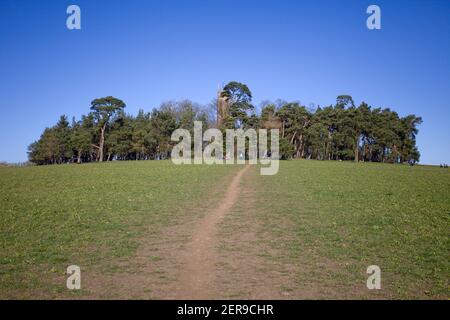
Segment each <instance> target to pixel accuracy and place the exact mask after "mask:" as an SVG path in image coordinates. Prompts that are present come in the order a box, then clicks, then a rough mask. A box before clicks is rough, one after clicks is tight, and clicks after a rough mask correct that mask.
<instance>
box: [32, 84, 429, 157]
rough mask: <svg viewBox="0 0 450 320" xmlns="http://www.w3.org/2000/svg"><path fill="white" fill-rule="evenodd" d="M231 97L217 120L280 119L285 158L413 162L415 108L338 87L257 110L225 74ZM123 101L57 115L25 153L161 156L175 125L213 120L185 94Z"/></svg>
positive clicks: (257, 122)
mask: <svg viewBox="0 0 450 320" xmlns="http://www.w3.org/2000/svg"><path fill="white" fill-rule="evenodd" d="M222 95H223V96H224V97H226V98H228V99H229V100H230V110H229V114H228V118H227V119H226V121H225V122H224V127H223V128H220V129H222V130H225V129H226V128H243V129H248V128H255V129H258V128H264V127H267V123H275V124H277V123H280V139H281V140H280V154H281V156H282V158H284V159H290V158H306V159H318V160H354V161H373V162H389V163H403V162H418V161H419V159H420V153H419V150H418V149H417V146H416V136H417V134H418V126H419V125H420V124H421V123H422V119H421V118H420V117H418V116H416V115H407V116H405V117H400V116H399V115H398V114H397V113H396V112H395V111H392V110H391V109H388V108H380V107H371V106H369V105H368V104H367V103H365V102H362V103H360V104H359V105H358V106H356V105H355V103H354V101H353V98H352V97H351V96H349V95H340V96H338V97H337V99H336V103H335V104H334V105H329V106H326V107H318V108H314V109H312V108H308V107H306V106H303V105H301V104H300V103H298V102H285V101H283V100H278V101H276V102H275V103H272V102H268V101H266V102H265V103H264V104H263V105H262V106H261V112H260V114H256V113H255V107H254V106H253V105H252V104H251V101H252V93H251V91H250V89H249V88H248V87H247V86H246V85H245V84H242V83H239V82H235V81H233V82H230V83H229V84H227V85H226V86H225V87H224V88H223V91H222ZM124 108H125V103H124V102H123V101H122V100H120V99H117V98H114V97H105V98H100V99H95V100H93V101H92V103H91V112H90V113H88V114H87V115H84V116H82V117H81V119H80V120H78V121H77V120H75V119H73V120H72V123H69V121H68V120H67V117H66V116H61V117H60V119H59V121H58V122H57V124H56V125H55V126H53V127H51V128H46V129H45V130H44V131H43V133H42V135H41V137H40V138H39V139H38V140H37V141H36V142H34V143H32V144H31V145H30V146H29V148H28V149H29V152H28V154H29V160H30V161H32V162H34V163H36V164H57V163H67V162H78V163H81V162H91V161H108V160H150V159H166V158H168V157H169V156H170V151H171V148H172V146H173V144H174V142H172V141H171V139H170V137H171V134H172V132H173V131H174V130H175V129H177V128H184V129H188V130H190V131H191V132H192V130H193V123H194V121H196V120H197V121H203V123H204V128H207V127H213V126H214V124H215V123H216V122H215V119H213V117H214V115H211V112H210V110H211V107H210V106H202V105H200V104H197V103H194V102H192V101H189V100H183V101H178V102H177V101H169V102H164V103H163V104H161V106H160V107H159V108H155V109H153V111H151V112H145V111H143V110H140V111H139V113H138V114H137V115H136V116H133V115H130V114H127V113H125V111H124Z"/></svg>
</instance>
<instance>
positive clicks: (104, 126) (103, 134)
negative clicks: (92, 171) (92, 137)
mask: <svg viewBox="0 0 450 320" xmlns="http://www.w3.org/2000/svg"><path fill="white" fill-rule="evenodd" d="M105 129H106V124H104V125H103V127H102V128H101V132H100V146H99V150H98V161H100V162H102V161H103V145H104V144H105Z"/></svg>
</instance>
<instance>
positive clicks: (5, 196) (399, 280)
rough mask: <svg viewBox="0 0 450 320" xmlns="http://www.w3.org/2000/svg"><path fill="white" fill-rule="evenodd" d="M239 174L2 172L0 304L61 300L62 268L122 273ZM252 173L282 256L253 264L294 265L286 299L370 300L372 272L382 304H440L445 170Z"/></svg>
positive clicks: (162, 166) (223, 169) (341, 168)
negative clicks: (143, 246) (308, 295)
mask: <svg viewBox="0 0 450 320" xmlns="http://www.w3.org/2000/svg"><path fill="white" fill-rule="evenodd" d="M238 169H239V167H238V166H206V165H205V166H194V165H192V166H175V165H173V164H172V163H171V162H169V161H130V162H113V163H103V164H84V165H59V166H44V167H25V168H8V167H2V168H0V297H33V295H32V294H29V292H35V291H39V292H42V293H43V296H48V295H47V294H46V293H48V292H55V291H56V292H60V291H61V290H65V289H64V287H63V286H61V284H59V285H58V286H55V284H54V283H53V284H52V282H51V281H49V279H51V278H52V277H53V276H54V275H55V274H57V275H60V276H61V274H63V273H64V272H65V269H66V267H67V266H68V265H70V264H77V265H80V266H82V268H83V267H87V266H96V267H97V268H100V269H101V270H102V271H107V272H115V271H114V270H121V266H120V264H117V261H118V259H121V258H127V257H131V256H132V255H133V254H135V253H136V250H137V248H138V245H139V243H140V239H142V237H143V236H144V235H149V234H152V235H154V236H156V237H157V236H158V234H159V233H161V232H162V231H163V230H165V228H166V227H168V226H170V225H173V224H175V223H177V222H180V221H185V219H190V218H197V217H199V216H200V215H201V214H202V213H204V212H203V211H202V209H201V208H202V204H203V203H206V202H211V201H213V202H214V201H219V200H220V194H212V192H211V191H212V190H213V187H212V186H221V185H222V184H223V181H224V178H226V177H230V176H231V175H232V174H233V172H236V171H237V170H238ZM249 173H250V176H249V177H248V178H249V179H250V180H248V182H251V185H247V186H246V187H250V188H253V189H254V192H253V197H254V199H253V201H252V202H251V206H253V207H254V208H253V209H252V210H253V211H254V212H255V214H254V215H253V216H255V217H256V219H258V220H259V221H258V223H257V224H255V225H258V228H259V229H258V230H259V231H258V232H259V236H260V240H261V241H265V242H266V243H265V245H266V246H267V245H268V246H273V248H274V249H277V250H278V251H277V252H280V255H279V256H275V257H274V256H270V255H268V254H266V253H265V252H261V253H260V256H261V257H266V258H267V259H276V260H277V261H278V262H281V263H284V262H286V263H290V264H293V265H295V264H298V268H297V269H295V270H296V271H295V274H292V276H293V277H294V278H295V283H293V284H292V286H289V287H287V288H286V290H285V291H290V290H293V289H295V288H301V287H302V286H317V287H319V288H320V289H321V290H322V291H320V292H322V295H323V296H322V297H323V298H326V297H333V296H334V297H341V296H346V295H344V294H341V293H340V292H344V291H345V292H350V291H351V290H352V285H351V284H360V287H362V288H363V290H365V291H364V292H366V291H367V289H365V281H366V278H367V275H366V273H365V272H366V268H367V266H369V265H372V264H375V265H378V266H380V267H381V270H382V287H383V293H384V295H383V297H394V298H448V296H449V291H448V290H449V277H450V271H449V252H450V250H449V249H450V243H449V230H450V229H449V227H450V223H449V220H450V219H449V218H450V171H448V170H445V169H441V168H436V167H427V166H415V167H409V166H401V165H387V164H371V163H359V164H355V163H350V162H320V161H307V160H302V161H282V162H281V164H280V171H279V173H278V174H277V175H275V176H260V175H259V171H257V170H256V168H254V169H252V171H251V172H249ZM226 181H228V180H226ZM241 201H242V200H241ZM241 205H242V203H241V204H239V203H238V204H237V207H239V206H241ZM241 207H245V206H241ZM161 259H164V257H161V256H159V254H157V253H155V255H154V256H152V257H151V259H150V260H151V261H153V262H159V261H160V260H161ZM331 287H332V288H334V289H333V290H331V291H330V290H328V288H331ZM150 289H151V288H149V290H150ZM33 290H34V291H33ZM152 290H153V289H152ZM339 290H341V291H339ZM65 291H67V290H65ZM77 294H78V293H77ZM81 294H83V293H81ZM354 297H359V296H358V294H355V295H354ZM364 297H365V296H364ZM367 297H368V298H370V297H371V296H370V295H369V296H367Z"/></svg>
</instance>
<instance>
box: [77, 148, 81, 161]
mask: <svg viewBox="0 0 450 320" xmlns="http://www.w3.org/2000/svg"><path fill="white" fill-rule="evenodd" d="M81 152H82V151H81V150H78V157H77V163H81Z"/></svg>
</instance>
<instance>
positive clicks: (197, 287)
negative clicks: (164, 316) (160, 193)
mask: <svg viewBox="0 0 450 320" xmlns="http://www.w3.org/2000/svg"><path fill="white" fill-rule="evenodd" d="M249 167H250V166H248V165H247V166H245V167H244V168H243V169H241V170H240V171H239V172H238V173H237V174H236V176H235V177H234V178H233V180H232V181H231V183H230V185H229V186H228V188H227V190H226V192H225V194H224V195H223V198H222V201H221V202H220V203H219V205H218V206H217V207H216V208H214V209H213V210H212V211H211V212H210V213H208V214H207V215H206V216H205V217H204V218H202V219H201V220H200V221H198V223H197V225H196V227H195V228H194V230H193V231H192V234H193V237H192V240H191V242H189V243H188V244H187V246H186V249H185V251H184V253H183V257H182V260H183V262H184V263H183V265H184V267H183V268H182V270H181V271H180V276H179V281H178V283H177V287H176V289H175V290H174V298H175V299H214V298H215V297H217V292H216V290H215V285H214V280H215V278H216V272H215V269H216V266H215V264H216V262H217V253H216V245H217V239H216V235H217V231H218V226H217V225H218V223H219V222H220V221H221V220H222V219H223V217H224V216H225V215H226V214H227V213H228V212H229V211H230V210H231V208H232V207H233V205H234V204H235V202H236V200H237V198H238V195H239V191H240V190H239V184H240V182H241V178H242V176H243V175H244V174H245V172H246V171H247V170H248V169H249Z"/></svg>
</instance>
